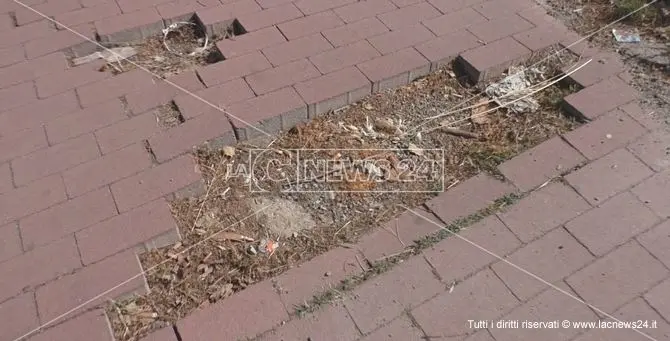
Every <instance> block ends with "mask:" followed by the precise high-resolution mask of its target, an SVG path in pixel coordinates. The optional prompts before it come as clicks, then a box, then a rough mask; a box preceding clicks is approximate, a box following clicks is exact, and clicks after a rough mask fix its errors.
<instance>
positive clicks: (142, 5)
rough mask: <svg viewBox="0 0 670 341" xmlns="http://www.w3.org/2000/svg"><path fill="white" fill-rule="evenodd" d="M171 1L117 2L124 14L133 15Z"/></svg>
mask: <svg viewBox="0 0 670 341" xmlns="http://www.w3.org/2000/svg"><path fill="white" fill-rule="evenodd" d="M169 1H170V0H140V1H137V0H116V2H117V3H118V4H119V7H120V8H121V10H122V11H123V13H131V12H135V11H138V10H141V9H146V8H150V7H155V6H156V5H160V4H161V3H165V2H169Z"/></svg>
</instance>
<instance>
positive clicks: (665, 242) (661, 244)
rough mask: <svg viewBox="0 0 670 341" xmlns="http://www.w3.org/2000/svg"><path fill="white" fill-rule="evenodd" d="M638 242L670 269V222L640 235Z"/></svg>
mask: <svg viewBox="0 0 670 341" xmlns="http://www.w3.org/2000/svg"><path fill="white" fill-rule="evenodd" d="M637 240H638V241H639V242H640V244H642V246H644V248H645V249H647V251H649V252H650V253H651V254H652V255H654V256H655V257H656V259H658V260H659V261H661V262H663V264H665V266H666V267H670V220H666V221H665V222H663V223H661V224H658V225H657V226H656V227H654V228H652V229H651V230H649V231H647V232H645V233H644V234H641V235H639V236H638V237H637Z"/></svg>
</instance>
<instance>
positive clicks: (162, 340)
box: [141, 326, 177, 341]
mask: <svg viewBox="0 0 670 341" xmlns="http://www.w3.org/2000/svg"><path fill="white" fill-rule="evenodd" d="M141 341H177V335H176V334H175V333H174V329H173V328H172V326H168V327H165V328H163V329H159V330H158V331H155V332H152V333H151V334H149V335H147V336H146V337H144V338H143V339H142V340H141Z"/></svg>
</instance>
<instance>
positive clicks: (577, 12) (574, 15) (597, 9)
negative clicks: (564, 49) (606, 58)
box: [541, 0, 670, 125]
mask: <svg viewBox="0 0 670 341" xmlns="http://www.w3.org/2000/svg"><path fill="white" fill-rule="evenodd" d="M541 2H542V3H544V4H545V7H547V9H548V10H550V12H551V14H552V15H554V16H555V17H557V18H559V19H561V20H562V21H563V22H565V23H566V24H567V25H568V26H569V27H571V28H573V29H574V30H575V31H577V32H578V33H580V34H582V35H587V34H590V33H592V32H594V31H596V30H597V29H599V28H601V27H603V26H605V25H607V24H609V23H611V22H613V21H615V20H617V19H619V18H621V17H623V16H625V15H627V14H629V13H631V12H633V11H635V10H637V9H638V8H640V7H641V6H643V5H644V4H645V3H647V2H650V1H646V0H589V1H584V0H541ZM612 29H617V30H620V31H624V32H631V33H637V34H639V36H640V38H641V42H639V43H621V42H617V41H616V40H615V39H614V37H613V34H612ZM589 41H590V43H591V44H592V45H594V46H597V47H599V48H602V49H605V50H609V51H614V52H616V53H618V54H619V55H620V56H621V58H622V60H623V62H624V64H625V66H626V69H627V70H628V72H629V73H630V75H631V76H632V84H633V86H634V87H635V88H637V89H638V90H639V91H641V93H642V94H643V98H642V104H643V107H646V108H647V109H648V110H649V111H654V113H655V115H654V116H656V117H657V118H659V119H661V120H664V121H665V122H666V123H668V124H669V125H670V2H668V1H667V0H659V1H657V2H656V3H654V4H653V5H650V6H648V7H645V8H644V9H643V10H641V11H639V12H636V13H635V14H633V15H631V16H629V17H628V18H627V19H625V20H622V21H621V22H619V23H617V24H614V25H612V26H611V27H609V28H608V29H605V30H603V31H602V32H600V33H598V34H595V35H594V36H593V37H592V38H590V39H589Z"/></svg>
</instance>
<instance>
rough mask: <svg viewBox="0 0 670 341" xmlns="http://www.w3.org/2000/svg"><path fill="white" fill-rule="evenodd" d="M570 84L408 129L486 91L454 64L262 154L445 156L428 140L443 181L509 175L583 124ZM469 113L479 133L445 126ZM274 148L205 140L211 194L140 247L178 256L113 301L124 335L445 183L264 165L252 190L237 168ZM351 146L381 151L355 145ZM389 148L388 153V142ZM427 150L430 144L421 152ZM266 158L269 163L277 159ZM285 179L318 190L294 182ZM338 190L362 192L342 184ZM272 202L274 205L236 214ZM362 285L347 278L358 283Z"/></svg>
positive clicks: (215, 296) (351, 232) (147, 260)
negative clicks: (136, 290)
mask: <svg viewBox="0 0 670 341" xmlns="http://www.w3.org/2000/svg"><path fill="white" fill-rule="evenodd" d="M550 62H551V63H554V66H556V64H557V63H556V62H555V61H553V60H551V61H550ZM566 62H567V59H566ZM554 66H552V67H551V68H549V67H548V68H546V70H545V72H546V76H547V77H551V76H553V75H554V73H555V72H557V70H558V69H560V67H558V68H554ZM558 66H563V65H558ZM569 91H570V89H569V88H564V87H551V88H549V89H548V91H546V92H543V93H542V94H540V95H539V96H537V99H538V100H539V101H540V102H541V104H542V107H541V109H540V110H538V111H536V112H534V113H529V114H517V113H512V112H508V111H507V110H500V109H499V110H497V111H495V112H493V113H491V114H490V115H488V116H486V119H485V120H474V119H472V118H471V115H473V114H474V113H476V112H479V111H476V110H481V108H476V109H474V110H473V111H471V110H466V111H463V112H458V113H454V114H453V115H449V116H445V117H443V118H442V120H441V122H440V121H436V122H435V124H434V126H433V127H426V128H428V130H426V131H425V132H423V133H422V134H421V137H420V138H419V137H418V136H416V134H415V133H413V134H401V133H398V132H399V131H400V132H403V131H409V130H410V128H412V127H416V126H417V125H418V124H419V123H422V122H424V121H425V118H426V117H428V116H433V115H436V114H439V113H442V112H446V111H449V110H453V109H454V107H455V106H456V105H457V104H458V103H460V102H462V101H463V99H465V98H469V97H471V96H473V95H477V94H479V92H480V90H479V89H478V88H477V87H475V86H473V85H472V84H469V83H468V82H467V80H466V78H465V77H460V76H459V75H457V74H455V73H454V71H453V68H452V67H451V66H445V67H442V68H440V69H438V70H436V71H434V72H432V73H431V74H430V75H428V76H426V77H424V78H422V79H419V80H416V81H414V82H412V83H411V84H409V85H407V86H403V87H400V88H398V89H395V90H389V91H385V92H383V93H379V94H374V95H371V96H368V97H367V98H365V99H363V100H361V101H359V102H358V103H355V104H353V105H351V106H349V107H347V108H343V109H342V110H339V111H338V112H331V113H329V114H327V115H324V116H321V117H318V118H316V119H314V120H312V121H311V122H309V123H304V124H301V125H298V126H297V127H296V128H294V129H292V130H291V131H289V132H286V133H284V134H281V135H280V136H278V137H277V138H276V139H275V140H274V141H273V143H272V144H271V147H270V148H268V149H267V153H265V154H263V156H262V157H266V158H268V159H270V158H278V159H280V160H291V159H293V158H295V154H294V153H295V152H294V151H295V150H303V151H304V150H305V149H310V148H311V149H316V148H320V149H324V148H334V149H338V150H339V151H323V150H322V151H320V152H315V153H317V154H316V155H317V156H321V157H331V158H332V157H347V156H352V157H354V158H358V159H361V158H366V157H381V158H384V159H386V160H389V161H390V162H391V163H392V162H393V160H397V159H406V158H410V159H411V158H414V159H417V158H421V157H436V155H433V154H431V153H432V152H431V151H429V150H428V149H441V150H444V151H445V155H444V157H445V159H444V164H443V168H444V173H443V174H444V176H443V179H442V180H443V181H444V184H445V187H448V186H450V185H454V184H457V183H459V182H462V181H464V180H466V179H468V178H470V177H472V176H474V175H476V174H478V173H482V172H484V173H488V174H492V175H494V176H498V177H501V175H500V174H499V172H498V170H497V166H498V165H499V164H500V163H502V162H503V161H505V160H508V159H510V158H511V157H513V156H515V155H517V154H519V153H520V152H522V151H524V150H526V149H528V148H531V147H533V146H535V145H537V144H539V143H541V142H543V141H545V140H547V139H549V138H551V137H553V136H556V135H557V134H561V133H564V132H567V131H569V130H572V129H574V128H575V127H577V126H578V125H579V122H577V121H575V120H574V119H573V118H570V117H566V116H565V115H563V114H562V112H561V110H560V109H559V108H558V106H557V102H558V101H557V98H559V97H561V98H562V97H563V96H564V95H566V94H567V93H568V92H569ZM470 104H471V103H468V104H467V105H470ZM460 121H463V123H462V124H460V125H459V126H458V129H459V131H460V132H467V134H466V135H467V136H469V137H470V138H468V137H463V136H462V134H456V135H454V134H453V131H452V132H450V131H447V130H444V129H441V128H440V127H441V126H443V125H444V122H447V123H449V122H460ZM370 132H372V133H370ZM472 137H474V138H472ZM265 146H267V143H254V142H253V141H249V142H245V143H240V144H238V145H237V146H234V148H231V147H226V148H218V147H215V146H213V145H212V146H203V147H202V148H201V149H200V150H199V151H198V152H197V153H196V154H197V157H198V160H199V168H200V171H201V172H202V174H203V176H204V178H205V181H206V193H205V194H204V195H202V196H199V197H191V198H187V199H177V200H174V201H173V202H172V203H171V207H172V211H173V214H174V216H175V217H176V220H177V224H178V227H179V231H180V234H181V236H182V240H181V241H180V242H178V243H177V244H175V245H173V246H170V247H165V248H161V249H157V250H151V251H149V252H146V253H144V254H142V255H141V256H140V258H141V262H142V265H143V267H144V268H145V269H147V268H150V267H152V266H154V265H156V264H159V263H161V262H164V261H165V260H168V259H171V260H173V261H172V262H167V263H165V264H164V265H161V266H159V267H157V268H156V269H155V270H153V271H151V272H149V273H147V275H146V278H147V281H148V285H149V288H150V289H151V291H150V292H149V293H148V294H145V295H142V296H136V297H133V298H130V299H127V300H122V301H119V302H117V303H115V304H114V305H110V306H109V307H108V309H107V312H108V316H109V317H110V320H111V322H112V327H113V330H114V334H115V336H116V339H117V340H123V341H126V340H138V339H140V338H141V337H142V336H143V335H146V334H147V333H149V332H150V331H153V330H156V329H158V328H161V327H163V326H165V325H167V324H171V323H174V322H175V321H177V320H178V319H180V318H183V317H184V316H186V315H188V314H189V313H190V312H192V311H193V310H195V309H197V308H199V307H201V306H203V305H207V304H210V303H214V302H217V301H219V300H222V299H225V298H226V297H228V296H230V295H232V294H233V293H235V292H237V291H240V290H243V289H244V288H246V287H248V286H250V285H252V284H254V283H257V282H260V281H262V280H264V279H267V278H272V277H274V276H277V275H278V274H280V273H282V272H284V271H286V270H288V269H290V268H292V267H293V266H295V265H297V264H299V263H302V262H305V261H307V260H309V259H311V258H313V257H315V256H317V255H319V254H322V253H324V252H326V251H327V250H330V249H332V248H335V247H338V246H342V245H348V244H351V243H355V242H356V241H357V240H358V239H359V237H361V236H363V235H365V234H367V233H368V232H370V231H371V230H372V229H373V228H374V227H376V226H381V225H383V224H384V223H385V222H387V221H389V220H390V219H392V218H393V217H395V216H397V215H398V214H399V213H400V212H401V211H403V209H402V208H401V206H405V207H418V206H421V205H422V204H424V203H425V202H426V201H427V200H429V199H430V198H432V197H433V196H434V195H435V193H429V192H428V191H430V190H435V189H436V188H435V184H434V183H424V182H416V183H411V186H410V187H403V189H404V190H415V191H424V192H404V193H380V192H376V193H375V192H370V191H373V190H380V189H381V190H385V189H393V188H397V187H394V186H398V185H397V183H394V182H392V181H391V180H388V179H387V180H388V181H382V182H373V181H368V180H366V179H353V180H351V181H343V182H340V183H335V184H333V183H327V182H316V181H304V182H297V183H288V184H287V183H279V182H273V181H268V180H262V179H263V178H262V177H260V176H259V175H260V174H255V175H256V179H261V180H258V183H257V184H256V185H258V186H260V187H262V188H264V189H267V190H268V192H266V193H253V192H250V191H249V181H250V179H252V178H251V177H248V176H238V177H230V176H227V175H230V174H231V172H233V173H234V172H235V171H236V170H239V169H240V168H239V167H240V166H241V165H244V164H246V163H248V160H249V156H250V154H251V153H252V150H253V149H255V148H265ZM347 148H359V149H363V148H366V149H377V151H363V150H359V151H346V150H345V149H347ZM380 149H386V151H381V152H380V151H379V150H380ZM391 149H392V150H391ZM418 149H421V150H423V151H422V152H417V150H418ZM319 153H321V154H319ZM352 153H353V154H352ZM336 154H341V155H339V156H337V155H336ZM262 157H261V158H260V161H267V160H265V159H263V158H262ZM257 162H258V160H257ZM256 171H257V170H256V169H254V172H256ZM274 171H276V172H277V173H280V172H282V174H281V175H282V176H286V177H288V178H289V179H293V178H294V175H295V174H294V173H292V172H294V171H295V169H294V168H291V167H288V168H286V167H283V168H279V167H278V168H276V169H274ZM344 171H347V170H346V169H345V170H344ZM273 175H277V176H278V175H279V174H273ZM286 186H289V188H300V189H302V190H311V191H317V192H307V193H305V192H303V193H296V192H285V191H283V190H285V189H286V188H287V187H286ZM337 190H350V191H359V192H333V191H337ZM362 191H368V192H362ZM516 199H517V198H515V197H506V198H502V199H500V200H498V201H496V203H495V204H494V206H492V207H490V208H487V209H486V210H484V211H483V212H479V213H478V214H477V215H474V216H470V217H468V218H466V219H463V220H461V221H458V222H457V223H454V224H452V225H450V226H449V229H451V230H453V231H458V230H460V229H461V228H463V227H464V226H466V225H470V224H472V223H473V222H474V221H476V220H478V219H481V218H482V217H483V216H484V215H485V214H491V212H493V211H494V210H496V209H499V208H500V207H501V205H506V204H509V203H511V202H513V201H514V200H516ZM266 205H272V207H274V208H272V209H269V210H270V211H268V212H263V213H261V214H258V215H255V216H253V217H252V218H250V219H246V220H245V221H244V222H243V223H240V224H236V223H237V222H238V221H239V220H240V219H241V218H243V217H246V216H249V215H250V214H252V213H253V212H254V211H256V210H257V209H258V208H260V207H262V206H266ZM295 222H298V223H297V224H296V223H295ZM227 226H232V227H227ZM221 231H222V232H221ZM216 232H221V233H220V234H218V235H217V236H216V237H215V238H212V239H210V240H207V241H205V242H203V243H202V244H200V245H198V247H197V248H195V249H192V250H190V251H189V252H188V253H187V254H179V252H180V251H181V250H183V249H185V248H187V247H189V246H191V245H194V244H196V243H199V242H201V241H202V240H203V239H204V238H206V237H207V236H210V235H212V234H213V233H216ZM446 236H447V234H445V232H441V233H438V234H436V235H434V236H431V238H432V239H431V238H427V239H425V240H421V241H418V242H417V243H416V244H414V245H413V246H412V248H413V249H412V250H414V251H411V252H418V250H421V249H422V248H425V247H428V246H430V245H432V244H433V243H435V242H437V241H439V240H441V239H443V238H445V237H446ZM263 240H266V241H267V240H270V241H278V242H279V243H280V246H279V248H277V249H276V250H275V251H273V252H270V253H269V254H267V253H263V252H262V251H263V250H262V245H266V244H267V243H262V241H263ZM259 242H260V243H259ZM409 253H410V251H408V254H409ZM407 256H408V255H404V254H403V255H398V256H396V257H391V258H388V259H386V260H385V261H384V262H381V263H379V264H378V265H375V266H374V267H373V270H372V271H369V272H366V274H365V275H363V277H364V278H365V277H366V276H371V275H372V274H374V273H379V272H381V271H383V270H384V268H385V267H387V266H389V265H390V264H393V262H397V261H399V260H401V259H403V258H402V257H407ZM361 266H362V265H361ZM319 275H320V274H319ZM364 278H363V279H364ZM352 283H353V284H352ZM352 283H349V284H347V283H344V284H343V285H345V286H346V285H349V286H351V285H355V282H352ZM317 300H325V298H319V299H317ZM312 305H315V303H314V302H312V303H310V307H311V306H312Z"/></svg>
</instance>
